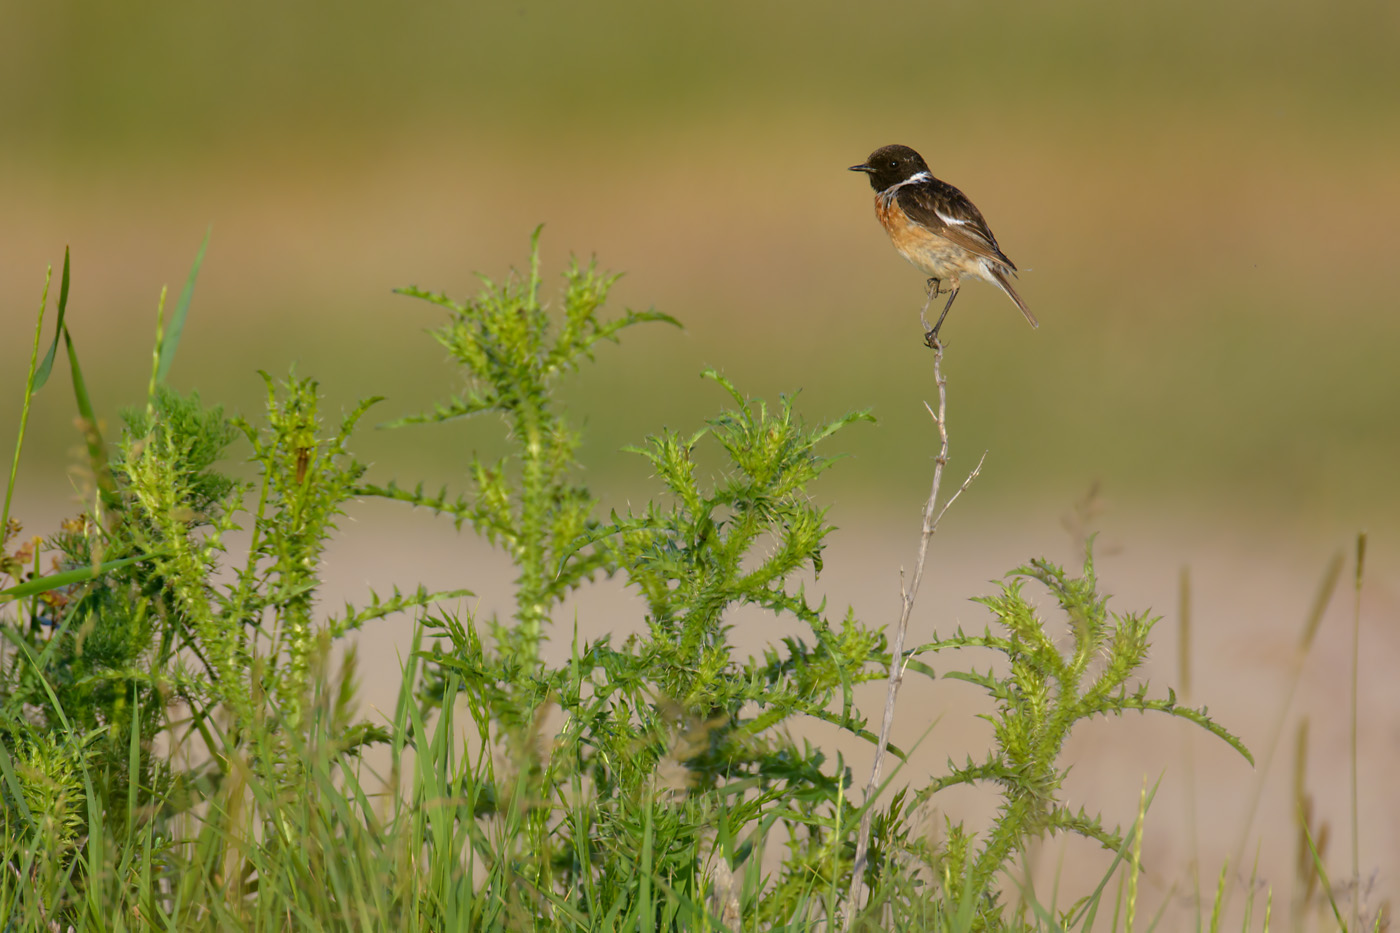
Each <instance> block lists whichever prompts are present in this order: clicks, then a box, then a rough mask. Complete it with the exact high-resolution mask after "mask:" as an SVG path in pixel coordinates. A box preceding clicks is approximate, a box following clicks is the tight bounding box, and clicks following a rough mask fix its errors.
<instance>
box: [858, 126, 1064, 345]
mask: <svg viewBox="0 0 1400 933" xmlns="http://www.w3.org/2000/svg"><path fill="white" fill-rule="evenodd" d="M851 171H853V172H865V173H866V174H867V175H869V176H870V187H872V188H874V189H875V192H876V193H875V216H876V217H878V218H879V220H880V224H881V226H883V227H884V228H885V232H886V233H888V234H889V235H890V242H892V243H894V248H895V249H897V250H899V254H900V255H901V256H903V257H904V258H905V259H907V260H909V262H910V263H912V264H913V265H914V267H915V268H917V269H919V270H921V271H922V272H924V273H925V274H927V275H928V276H930V278H929V280H928V301H929V302H931V301H933V299H935V298H937V297H938V294H939V291H940V289H941V288H942V287H943V286H945V285H946V286H947V288H948V291H949V295H948V303H947V304H946V305H944V306H943V313H942V314H940V315H939V316H938V323H937V324H934V325H933V327H929V326H928V318H926V317H924V312H926V311H927V310H928V302H925V303H924V309H923V311H920V312H919V318H920V320H922V321H923V324H924V343H926V344H928V346H930V347H933V346H935V345H936V344H937V343H938V328H940V327H942V326H943V319H944V318H946V317H947V316H948V309H949V308H951V307H952V306H953V299H954V298H956V297H958V289H959V288H960V287H961V278H962V276H965V275H970V276H975V277H976V278H979V279H982V280H983V281H986V282H991V283H992V284H993V285H995V286H996V287H997V288H1000V289H1001V290H1002V291H1004V292H1006V294H1007V297H1009V298H1010V299H1011V300H1012V301H1014V302H1016V307H1018V308H1020V309H1021V313H1022V314H1024V315H1025V316H1026V320H1027V321H1029V322H1030V324H1031V326H1032V327H1039V326H1040V322H1039V321H1037V320H1036V319H1035V315H1034V314H1031V312H1030V309H1029V308H1027V307H1026V303H1025V302H1024V301H1022V300H1021V296H1020V295H1018V294H1016V289H1014V288H1012V287H1011V278H1012V277H1013V276H1014V275H1015V274H1016V264H1015V263H1014V262H1012V261H1011V260H1010V259H1009V258H1007V255H1006V254H1005V253H1003V252H1002V251H1001V247H999V246H997V238H996V237H994V236H993V235H992V231H991V228H990V227H988V226H987V221H986V220H984V219H983V218H982V212H981V211H979V210H978V209H977V208H976V206H975V205H973V203H972V202H971V201H969V200H968V199H967V195H965V194H963V193H962V192H961V191H959V190H958V189H957V188H954V187H953V186H952V185H950V184H948V183H947V182H946V181H939V180H938V179H937V178H934V177H933V174H932V173H931V172H930V171H929V170H928V165H927V164H926V163H925V162H924V159H923V156H921V155H919V154H918V153H917V152H915V151H914V150H913V149H910V148H909V147H908V146H881V147H880V148H879V149H876V150H875V151H874V152H872V153H870V158H868V159H866V160H865V161H864V162H862V163H861V164H860V165H852V166H851Z"/></svg>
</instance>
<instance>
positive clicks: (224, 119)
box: [0, 0, 1400, 540]
mask: <svg viewBox="0 0 1400 933" xmlns="http://www.w3.org/2000/svg"><path fill="white" fill-rule="evenodd" d="M1397 105H1400V5H1397V4H1395V3H1394V2H1391V0H1387V2H1367V0H1342V2H1319V0H1311V2H1304V0H1272V2H1268V3H1265V2H1262V0H1261V2H1238V3H1219V2H1202V0H1182V2H1175V3H1172V4H1128V3H1112V2H1106V0H1105V2H1090V0H1070V2H1057V3H1053V4H1051V3H1044V4H1014V5H1013V4H997V3H975V2H971V0H967V2H944V3H910V2H904V3H876V4H867V5H858V4H852V3H849V2H847V3H832V2H808V3H803V4H796V3H774V2H758V3H755V2H742V3H739V2H711V3H705V4H681V3H670V2H612V3H599V4H580V3H563V2H532V3H526V4H512V3H498V4H451V3H445V2H437V3H420V4H414V5H411V6H410V5H390V4H356V3H344V2H337V3H331V2H299V3H284V2H266V0H254V2H245V3H241V4H191V3H176V2H151V3H144V4H99V3H92V2H51V3H46V4H23V3H17V2H6V3H3V4H0V307H3V309H4V310H3V314H0V346H2V347H3V354H0V360H2V361H3V362H0V436H3V437H13V436H14V434H15V431H16V428H17V422H18V399H19V392H20V387H21V386H22V384H23V378H24V365H25V364H26V363H27V360H28V351H29V345H30V339H31V333H32V322H33V312H34V309H35V308H36V306H37V304H38V297H39V292H40V288H41V285H42V281H43V271H44V268H45V266H46V265H47V264H50V263H51V264H53V265H54V266H55V267H58V266H59V265H61V262H62V256H63V248H64V245H65V244H71V246H72V249H73V269H74V285H73V297H72V301H71V306H70V313H71V317H70V321H71V324H72V329H73V332H74V336H75V339H76V341H77V345H78V348H79V351H80V354H81V358H82V360H83V363H84V365H85V367H86V369H87V375H88V379H89V382H90V384H91V388H92V390H93V392H94V394H95V395H96V396H97V398H98V400H99V405H100V407H101V408H102V410H103V411H104V412H105V414H106V416H107V417H108V419H109V421H110V420H111V419H113V418H114V413H115V411H116V409H117V408H118V407H119V406H120V405H123V404H132V403H135V402H137V401H138V400H139V399H141V398H142V393H143V392H144V388H145V382H146V379H147V377H148V373H149V347H150V343H151V337H152V331H153V325H154V318H155V306H156V300H157V296H158V293H159V289H160V286H161V285H162V284H167V283H168V284H169V285H170V288H171V291H172V293H174V294H178V291H179V288H180V287H181V285H182V283H183V280H184V277H185V274H186V272H187V270H188V268H189V264H190V262H191V260H192V259H193V256H194V253H195V250H196V248H197V246H198V244H199V241H200V239H201V238H202V237H203V235H204V232H205V229H206V227H208V226H209V225H210V224H212V225H213V236H212V240H211V245H210V249H209V254H208V257H207V259H206V262H205V265H204V271H203V273H202V276H201V278H200V282H199V287H198V291H197V293H196V296H195V303H194V307H193V312H192V315H191V319H190V322H189V325H188V327H187V330H186V333H185V338H184V343H183V345H182V347H181V357H180V359H179V360H178V361H177V364H176V369H175V374H174V380H175V382H176V383H177V384H178V385H180V386H181V387H185V388H188V387H196V388H198V389H200V391H201V392H202V393H203V394H204V395H205V397H206V398H209V399H212V400H217V401H223V402H225V403H227V404H228V405H229V406H230V407H233V408H235V409H238V410H241V411H245V412H246V411H250V410H251V409H253V408H255V407H256V406H257V405H258V404H259V399H260V394H261V384H260V381H259V380H258V379H257V377H256V375H255V372H254V371H255V370H256V369H258V368H262V369H266V370H268V371H269V372H271V373H273V374H274V375H278V374H284V373H285V372H286V370H287V367H288V366H290V365H292V364H293V363H295V365H296V366H297V368H298V371H299V372H301V373H303V374H312V375H315V376H317V377H319V378H320V379H321V381H322V384H323V387H324V389H325V391H326V392H327V394H328V396H329V398H330V400H331V403H332V405H334V406H340V405H348V404H349V403H350V402H351V401H353V400H354V399H356V398H358V397H361V396H365V395H370V394H383V395H386V396H388V400H387V401H386V402H384V403H383V404H382V405H381V406H380V407H379V409H378V413H379V420H385V419H388V418H390V417H393V416H396V415H398V414H402V413H406V412H409V411H414V410H417V409H418V408H420V407H422V406H423V405H425V404H427V402H428V401H429V400H430V399H433V398H437V397H440V396H442V395H443V394H445V393H446V392H448V391H454V390H455V389H456V388H457V386H456V384H455V382H454V379H455V374H454V373H453V372H452V370H451V369H450V368H448V367H447V366H446V365H445V364H444V363H443V361H442V359H441V353H440V352H439V351H438V350H437V348H436V347H435V345H434V344H432V343H431V342H430V341H428V340H427V339H426V338H425V337H424V336H423V335H422V331H423V330H424V329H425V328H427V327H429V326H432V325H434V324H436V323H437V322H438V318H437V316H436V315H435V314H434V310H433V309H432V308H431V307H430V306H428V305H426V304H422V303H417V302H413V301H410V300H409V299H406V298H401V297H396V296H394V295H392V294H391V292H390V290H391V289H392V288H393V287H394V286H398V285H407V284H417V285H420V286H423V287H427V288H432V289H435V290H436V289H441V290H445V291H447V292H449V293H451V294H454V295H458V296H466V295H468V294H471V293H473V292H474V290H475V288H476V284H475V280H474V278H473V273H474V272H482V273H485V274H488V275H491V276H496V277H499V276H501V275H504V274H505V272H506V270H507V268H508V267H509V266H510V265H512V264H517V265H518V264H520V263H522V262H523V261H524V258H525V255H526V249H527V242H528V236H529V233H530V231H531V229H533V227H534V226H535V225H536V224H538V223H544V224H546V227H545V231H544V239H543V247H544V254H545V261H546V267H547V268H548V269H549V270H551V271H553V272H557V271H558V270H559V269H561V268H562V267H563V266H564V264H565V263H566V261H567V258H568V256H569V254H570V253H574V254H577V255H579V256H580V257H583V258H587V257H589V256H593V255H596V256H597V257H598V258H599V260H600V262H601V263H602V264H603V265H604V266H606V267H608V268H611V269H614V270H618V271H625V272H626V273H627V276H626V277H625V278H624V279H623V280H622V281H621V282H620V283H619V285H618V287H617V289H616V291H615V296H616V299H617V306H618V308H619V309H620V308H621V307H622V306H624V305H627V306H632V307H639V308H641V307H656V308H657V309H660V310H664V311H667V312H669V313H671V314H674V315H676V316H677V317H679V318H680V319H681V320H682V321H683V322H685V324H686V330H685V331H684V332H678V331H675V330H672V329H669V328H665V327H660V326H654V327H651V328H649V329H644V330H637V331H633V332H632V333H631V334H630V335H628V336H627V337H626V338H625V341H624V344H623V346H622V347H621V348H607V349H605V350H604V351H603V353H602V354H601V359H600V365H599V366H597V367H595V368H594V369H593V370H591V371H589V372H586V373H584V374H582V375H581V376H580V377H579V378H578V379H576V380H575V381H574V382H572V383H570V384H569V387H568V390H567V394H568V397H569V401H570V405H571V406H572V407H573V408H574V409H575V410H576V411H577V412H578V414H579V415H580V417H581V418H584V419H586V422H587V429H588V443H587V446H586V448H585V450H584V456H585V457H586V458H588V459H589V461H590V463H591V464H592V467H591V469H592V473H591V475H590V481H591V482H592V483H593V484H594V485H595V486H597V487H599V488H601V489H603V490H606V491H608V493H609V495H610V496H614V495H615V496H622V495H626V496H628V497H630V498H633V499H635V498H636V497H637V496H638V489H639V488H642V489H645V488H647V487H645V486H641V487H639V485H638V484H639V483H645V479H646V477H645V471H644V469H643V468H642V466H641V465H640V463H639V462H634V461H635V458H629V457H628V456H626V455H622V454H619V453H617V451H618V449H619V448H620V447H622V446H623V445H625V444H628V443H635V442H636V441H638V440H639V439H640V438H641V437H642V436H643V435H645V434H646V433H648V432H652V431H656V430H657V429H659V428H660V427H661V426H662V425H671V426H674V427H678V428H683V429H689V428H691V427H692V426H694V425H696V424H697V423H698V422H699V420H700V419H702V418H703V417H705V416H707V415H709V414H712V413H713V412H714V411H716V410H717V407H718V406H719V405H720V404H722V403H723V401H724V398H723V397H722V395H721V393H720V392H719V391H718V390H717V389H716V388H715V387H713V386H712V385H711V384H709V383H706V382H702V381H701V380H700V379H699V378H698V374H699V372H700V371H701V370H702V369H704V368H705V367H708V366H714V367H717V368H720V369H722V370H723V371H725V372H726V373H727V374H728V375H729V376H730V377H731V378H733V379H734V380H735V381H736V382H737V383H738V385H739V386H740V387H741V388H742V389H744V390H745V391H747V392H749V393H751V394H755V395H763V396H766V397H773V396H775V395H776V394H777V393H778V392H793V391H798V390H800V391H801V395H800V398H799V407H800V408H801V410H802V411H803V412H804V413H806V414H807V415H808V416H809V417H811V418H822V417H831V416H835V415H837V414H840V413H842V412H844V411H846V410H848V409H851V408H864V407H870V408H872V409H873V410H874V413H875V414H876V416H877V418H878V419H879V423H878V424H877V425H875V426H861V427H857V428H853V429H852V430H850V431H849V432H846V433H844V434H843V435H841V436H840V437H839V438H838V439H837V440H835V441H834V442H833V443H832V446H831V448H830V450H831V452H837V451H841V452H844V453H846V454H848V455H849V456H848V458H847V459H846V460H845V461H844V462H843V463H842V464H841V465H840V467H839V468H838V469H837V470H836V471H835V472H834V473H833V474H832V476H831V478H830V479H829V480H825V481H824V483H825V486H824V487H819V491H823V490H824V491H825V492H826V493H828V494H830V495H832V496H833V497H835V498H838V499H840V500H841V501H843V502H845V503H848V504H859V505H861V506H862V507H865V506H868V507H870V508H871V509H876V510H879V509H884V508H889V509H893V510H901V511H903V512H904V513H905V514H906V515H907V514H908V513H909V512H910V511H911V510H913V509H916V508H917V507H918V503H920V502H921V501H922V497H923V496H924V495H925V494H926V490H927V484H928V479H929V473H930V469H931V457H932V453H933V449H934V435H933V431H932V429H931V426H930V424H929V422H928V418H927V415H926V414H925V413H924V410H923V405H922V402H923V400H925V399H933V398H934V387H933V382H932V373H931V356H930V354H929V353H928V352H927V351H926V350H925V349H924V348H923V347H922V346H921V343H920V338H921V334H920V330H919V325H918V308H919V305H920V304H921V299H922V291H921V288H922V276H921V275H920V274H919V273H918V272H917V271H915V270H914V269H912V268H911V267H909V266H908V265H906V264H905V263H904V262H903V261H902V260H900V259H899V258H898V257H897V256H896V255H895V254H894V252H893V250H892V249H891V248H890V246H889V244H888V242H887V241H886V239H885V237H884V234H883V233H882V232H881V231H880V229H879V227H878V226H877V224H876V222H875V219H874V217H873V211H872V209H871V192H870V190H869V187H868V185H867V183H866V180H865V178H864V177H862V176H858V175H853V174H851V173H848V172H847V171H846V170H845V169H846V166H848V165H851V164H853V163H856V162H859V161H861V160H862V159H863V158H864V157H865V156H866V154H867V153H869V151H870V150H872V149H874V148H875V147H876V146H879V145H882V144H885V143H891V142H902V143H906V144H909V145H912V146H914V147H915V148H917V149H919V150H920V151H921V152H922V153H923V154H924V155H925V157H926V158H927V159H928V161H929V163H930V165H931V167H932V169H933V171H934V172H935V174H937V175H939V176H940V177H943V178H945V179H947V180H949V181H951V182H953V183H954V184H956V185H958V186H959V187H961V188H963V189H964V190H965V191H966V192H967V193H968V194H969V195H970V196H971V197H972V198H973V200H975V201H976V202H977V204H978V205H979V206H980V207H981V208H982V210H983V212H984V213H985V214H986V216H987V217H988V219H989V221H990V223H991V225H992V227H993V229H994V230H995V231H996V233H997V235H998V237H999V239H1000V240H1001V243H1002V246H1003V247H1004V248H1005V250H1006V252H1007V253H1008V254H1009V255H1010V256H1011V257H1012V258H1013V259H1015V260H1016V262H1017V263H1018V264H1019V265H1020V266H1021V267H1022V269H1023V270H1025V272H1024V274H1023V276H1022V279H1021V283H1020V288H1021V292H1022V294H1023V295H1024V296H1025V298H1026V299H1027V301H1028V303H1029V304H1030V305H1031V306H1032V308H1033V309H1034V310H1035V311H1036V313H1037V314H1038V315H1039V317H1040V319H1041V321H1042V327H1041V328H1040V330H1039V331H1032V330H1030V329H1029V328H1027V327H1026V326H1025V323H1024V322H1023V321H1022V319H1021V317H1020V315H1019V314H1017V313H1016V310H1015V308H1014V307H1013V306H1012V305H1011V304H1010V303H1009V302H1008V301H1006V299H1005V298H1004V297H1003V296H1001V295H1000V294H998V293H997V292H996V291H995V290H993V289H991V288H989V287H985V286H982V285H980V284H979V285H973V286H972V287H970V288H967V289H965V290H964V292H963V294H962V296H961V297H960V298H959V300H958V304H957V306H956V308H955V310H954V313H953V315H952V316H951V318H950V323H949V325H948V327H947V329H946V330H945V336H946V337H947V339H948V341H949V344H950V349H949V352H948V357H947V370H948V375H949V380H950V385H951V390H950V391H951V399H950V406H951V418H952V432H953V444H954V457H955V466H958V465H962V466H963V467H964V468H966V467H970V466H971V464H972V463H973V462H975V457H976V455H978V454H980V452H981V451H982V450H983V449H986V450H989V451H990V454H989V457H988V461H987V466H986V469H985V471H984V475H983V478H982V480H981V481H980V482H979V486H978V488H977V491H976V493H977V494H976V495H975V496H973V497H970V499H969V500H965V501H966V502H967V505H965V506H964V505H960V507H959V508H960V509H964V508H966V509H971V510H973V512H974V513H975V512H976V511H977V510H993V511H1005V512H1011V511H1013V510H1021V509H1024V508H1028V507H1031V508H1035V507H1044V508H1047V509H1051V510H1058V509H1062V508H1064V507H1066V506H1067V505H1068V503H1070V502H1071V501H1073V500H1075V499H1077V498H1079V497H1080V496H1081V495H1082V494H1083V493H1084V491H1085V490H1086V489H1087V488H1089V486H1090V485H1091V484H1092V483H1094V482H1100V483H1101V484H1102V488H1103V489H1104V490H1105V491H1106V493H1107V495H1108V496H1109V497H1110V498H1111V499H1112V500H1113V501H1115V502H1117V503H1120V504H1122V505H1123V506H1124V507H1126V508H1130V509H1132V510H1134V511H1135V512H1141V513H1142V514H1144V515H1148V516H1152V515H1159V516H1167V517H1173V518H1175V517H1180V516H1181V515H1183V514H1196V515H1200V516H1202V517H1208V518H1209V519H1210V520H1212V521H1228V522H1243V523H1245V524H1246V525H1248V526H1251V527H1257V528H1258V529H1260V530H1268V529H1272V528H1275V527H1279V526H1283V527H1286V528H1289V529H1292V530H1293V531H1296V532H1298V533H1301V534H1304V535H1307V536H1319V537H1323V538H1328V539H1336V538H1337V536H1340V537H1341V539H1343V540H1344V539H1345V537H1346V536H1347V535H1348V534H1350V533H1351V532H1352V531H1354V530H1355V529H1357V528H1359V527H1371V528H1376V527H1377V526H1385V525H1390V526H1391V527H1393V526H1394V523H1395V519H1396V518H1397V517H1400V493H1398V492H1397V484H1396V482H1395V478H1396V473H1397V466H1400V361H1397V345H1400V319H1398V318H1397V315H1396V313H1395V312H1396V310H1397V308H1396V305H1397V301H1396V290H1395V285H1394V279H1395V270H1396V264H1397V260H1396V256H1397V254H1400V222H1397V219H1396V218H1397V217H1400V160H1398V159H1397V156H1400V146H1397V142H1400V106H1397ZM71 414H72V406H71V400H70V398H69V394H68V392H67V389H66V386H64V385H62V384H60V382H59V381H58V380H55V382H54V383H53V384H51V386H50V388H49V389H47V390H46V391H45V393H44V394H43V396H42V397H41V398H40V400H39V403H38V406H37V408H36V414H35V420H34V421H33V422H32V425H31V431H32V432H33V433H32V435H31V439H32V446H31V447H30V448H29V450H28V454H27V456H26V461H25V465H24V472H23V478H24V483H25V485H23V486H22V487H21V492H22V493H27V494H30V495H34V494H41V493H42V494H55V495H63V494H65V492H66V483H67V482H68V480H66V479H64V477H63V476H62V474H61V473H60V472H59V471H56V470H55V469H54V466H55V465H57V464H63V463H68V462H71V461H72V460H73V459H74V457H73V454H72V449H73V448H74V446H75V445H76V444H77V442H78V440H77V435H76V433H75V432H74V431H73V428H72V425H71ZM498 433H499V432H498V431H497V429H496V428H495V426H493V425H487V424H480V425H472V426H467V427H459V428H454V429H437V430H436V431H434V430H431V429H423V430H422V431H420V432H418V433H403V432H396V433H395V434H394V435H392V436H389V435H385V434H384V433H383V432H379V433H376V434H374V435H372V436H369V437H366V438H365V439H364V440H363V443H362V445H361V446H362V449H363V450H364V451H365V454H366V456H368V457H371V458H372V459H374V460H375V462H376V467H375V469H376V470H377V471H378V472H377V474H376V475H377V476H378V477H379V478H381V479H382V478H386V477H387V476H389V475H397V476H400V477H405V478H408V477H414V476H417V475H427V476H429V477H430V478H446V479H451V478H453V477H454V476H455V475H456V470H455V464H458V463H460V460H461V458H462V454H463V451H464V449H467V448H470V447H472V446H475V445H480V446H483V447H487V448H489V447H491V446H492V443H493V441H492V439H493V438H495V437H496V436H497V434H498ZM425 464H426V465H425Z"/></svg>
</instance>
